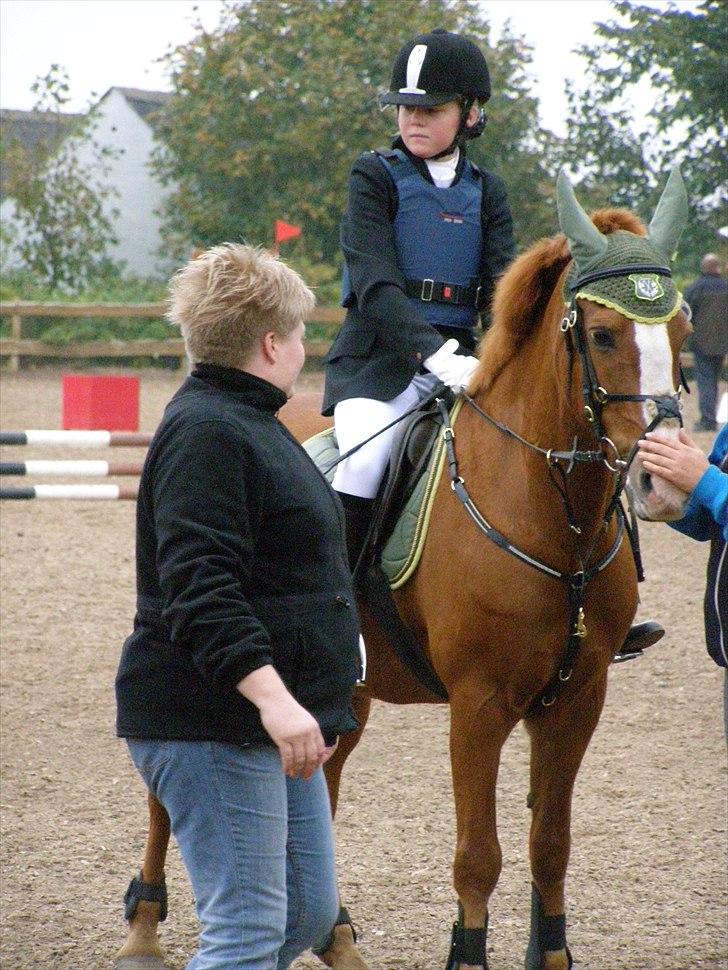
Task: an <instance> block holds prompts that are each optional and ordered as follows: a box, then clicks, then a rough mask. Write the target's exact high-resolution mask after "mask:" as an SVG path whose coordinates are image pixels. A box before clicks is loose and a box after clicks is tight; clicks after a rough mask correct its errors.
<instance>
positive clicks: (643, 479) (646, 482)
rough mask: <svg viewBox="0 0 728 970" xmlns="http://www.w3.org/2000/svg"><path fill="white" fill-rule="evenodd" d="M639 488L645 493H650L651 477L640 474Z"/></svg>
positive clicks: (645, 473)
mask: <svg viewBox="0 0 728 970" xmlns="http://www.w3.org/2000/svg"><path fill="white" fill-rule="evenodd" d="M640 488H641V489H642V491H643V492H645V493H647V492H650V491H652V475H648V474H647V472H642V474H641V475H640Z"/></svg>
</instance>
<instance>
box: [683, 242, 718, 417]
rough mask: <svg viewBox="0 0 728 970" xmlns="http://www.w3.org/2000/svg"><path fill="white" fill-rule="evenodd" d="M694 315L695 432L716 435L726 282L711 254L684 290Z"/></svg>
mask: <svg viewBox="0 0 728 970" xmlns="http://www.w3.org/2000/svg"><path fill="white" fill-rule="evenodd" d="M685 299H686V301H687V302H688V304H689V306H690V309H691V311H692V314H693V330H694V333H693V335H692V338H691V346H692V350H693V354H694V356H695V380H696V383H697V385H698V405H699V408H700V418H699V420H698V421H697V423H696V424H695V427H694V429H693V430H694V431H717V430H718V423H717V420H716V413H717V409H718V381H719V380H720V375H721V371H722V370H723V363H724V360H725V355H726V354H728V279H726V277H725V276H722V275H721V261H720V259H719V258H718V257H717V256H716V255H715V254H714V253H706V255H705V256H703V258H702V259H701V260H700V276H699V277H698V279H697V280H695V282H694V283H691V284H690V286H689V287H688V288H687V289H686V290H685Z"/></svg>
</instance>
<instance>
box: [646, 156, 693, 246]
mask: <svg viewBox="0 0 728 970" xmlns="http://www.w3.org/2000/svg"><path fill="white" fill-rule="evenodd" d="M687 221H688V193H687V191H686V190H685V183H684V182H683V178H682V175H681V174H680V169H679V168H678V167H677V165H676V166H675V168H673V170H672V171H671V172H670V177H669V179H668V180H667V185H666V186H665V188H664V190H663V193H662V195H661V196H660V201H659V202H658V203H657V208H656V209H655V214H654V216H653V217H652V222H651V223H650V226H649V229H648V233H647V234H648V236H649V239H650V242H651V243H652V244H653V245H654V246H655V247H656V248H657V249H659V250H660V252H661V253H663V254H664V255H665V256H667V258H668V259H672V258H673V256H674V255H675V251H676V250H677V244H678V243H679V241H680V236H681V235H682V231H683V229H684V228H685V225H686V223H687Z"/></svg>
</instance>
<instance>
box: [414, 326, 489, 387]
mask: <svg viewBox="0 0 728 970" xmlns="http://www.w3.org/2000/svg"><path fill="white" fill-rule="evenodd" d="M458 346H459V345H458V342H457V340H455V338H454V337H451V338H450V340H446V341H445V343H444V344H443V345H442V347H440V349H439V350H438V351H436V352H435V353H434V354H432V355H431V356H430V357H428V358H427V359H426V360H425V361H424V362H423V363H424V366H425V367H426V368H427V370H428V371H430V373H431V374H434V375H435V377H437V378H438V380H441V381H442V383H443V384H447V386H448V387H449V388H450V389H451V390H453V391H454V392H455V393H456V394H459V393H460V391H462V390H463V389H464V388H466V387H467V386H468V384H469V383H470V378H471V377H472V376H473V372H474V371H475V369H476V367H477V366H478V363H479V361H478V358H477V357H464V356H463V355H462V354H456V353H455V351H456V350H457V348H458Z"/></svg>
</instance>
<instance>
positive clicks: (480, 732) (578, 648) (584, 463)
mask: <svg viewBox="0 0 728 970" xmlns="http://www.w3.org/2000/svg"><path fill="white" fill-rule="evenodd" d="M557 194H558V203H559V217H560V225H561V228H562V231H563V233H564V234H561V235H557V236H555V237H553V238H550V239H545V240H542V241H540V242H539V243H537V244H536V245H535V246H533V247H532V248H530V249H529V250H528V251H527V252H525V253H524V254H523V255H522V256H520V257H518V258H517V259H516V260H515V262H514V263H513V264H512V265H511V267H510V268H509V269H508V270H507V271H506V273H505V274H504V276H503V278H502V279H501V280H500V282H499V285H498V287H497V290H496V294H495V299H494V305H493V314H492V321H493V322H492V326H491V328H490V330H489V331H488V333H487V335H486V337H485V339H484V341H483V343H482V347H481V352H480V366H479V369H478V370H477V372H476V374H475V376H474V378H473V380H472V382H471V385H470V387H469V389H468V391H469V394H467V395H465V400H464V403H463V405H462V407H461V410H460V412H459V415H458V417H457V420H456V425H455V432H454V434H451V433H450V432H449V431H447V430H446V432H445V438H446V440H447V442H448V459H449V462H448V463H449V468H450V474H449V475H448V474H447V472H444V473H443V479H442V481H441V482H440V483H439V486H438V489H437V492H436V496H435V499H434V506H433V510H432V514H431V518H430V526H429V532H428V535H427V538H426V541H425V545H424V549H423V552H422V558H421V561H420V563H419V566H418V568H417V570H416V571H415V573H414V575H413V576H412V577H411V578H410V579H409V580H408V582H407V583H406V584H405V585H404V586H403V587H402V588H401V589H398V590H397V591H396V592H395V593H394V594H393V595H394V598H395V602H396V606H397V609H398V611H399V613H400V614H401V616H402V618H403V619H404V620H405V622H406V623H407V625H408V626H409V628H410V630H411V631H412V632H413V633H414V635H415V637H416V639H417V641H418V642H419V644H420V646H421V649H422V651H423V654H424V656H425V657H426V659H427V661H428V663H429V665H430V666H431V668H432V670H433V671H434V673H435V674H436V676H437V678H439V680H440V682H441V684H442V685H444V688H445V689H446V692H447V697H448V700H449V705H450V716H451V729H450V753H451V764H452V778H453V789H454V794H455V810H456V818H457V842H456V849H455V860H454V886H455V890H456V892H457V896H458V901H459V902H458V919H457V922H456V924H455V927H454V930H453V939H452V942H451V946H450V951H449V956H448V959H447V965H446V970H484V968H486V967H487V963H486V955H485V954H486V933H487V927H488V906H489V900H490V897H491V894H492V892H493V890H494V888H495V886H496V883H497V881H498V877H499V874H500V870H501V849H500V845H499V842H498V835H497V831H496V804H495V795H496V779H497V774H498V765H499V759H500V753H501V749H502V747H503V744H504V742H505V741H506V739H507V738H508V736H509V734H510V733H511V732H512V731H513V729H514V727H515V726H516V725H517V724H518V723H519V722H520V721H523V722H524V723H525V726H526V728H527V731H528V734H529V736H530V746H531V767H530V793H529V798H528V804H529V806H530V808H531V810H532V820H531V833H530V845H529V850H530V861H531V872H532V912H531V929H530V938H529V942H528V947H527V952H526V958H525V966H526V970H568V968H569V967H571V965H572V959H571V954H570V952H569V949H568V946H567V941H566V929H565V880H566V871H567V864H568V858H569V849H570V815H571V800H572V790H573V786H574V782H575V779H576V776H577V772H578V770H579V766H580V764H581V761H582V758H583V756H584V753H585V751H586V749H587V746H588V744H589V741H590V739H591V737H592V734H593V732H594V729H595V728H596V726H597V722H598V720H599V716H600V713H601V710H602V706H603V703H604V698H605V693H606V689H607V675H608V671H609V666H610V662H611V660H612V658H613V657H614V655H615V654H616V653H617V652H618V650H619V648H620V646H621V644H622V643H623V641H624V638H625V635H626V633H627V631H628V629H629V627H630V624H631V622H632V619H633V617H634V614H635V611H636V607H637V571H636V568H635V562H634V557H633V555H632V551H631V549H630V545H629V543H628V542H627V541H622V538H623V521H624V520H623V516H622V514H621V506H620V504H619V502H618V497H619V492H620V491H621V489H622V488H623V487H624V486H625V485H626V486H627V487H628V488H629V489H630V491H631V493H632V498H633V501H634V505H635V507H636V508H637V510H638V513H639V514H640V515H641V516H642V517H643V518H648V519H653V520H670V519H675V518H678V517H679V516H680V514H681V510H682V506H683V502H684V499H685V496H684V495H683V494H682V493H679V492H677V490H675V489H672V488H670V487H667V486H665V487H663V486H662V485H660V483H659V482H658V481H652V480H651V479H650V477H649V475H647V474H646V473H644V471H643V470H642V467H641V464H640V459H639V456H638V455H636V442H637V441H638V439H639V438H640V437H641V436H642V435H644V433H645V432H646V430H648V429H650V428H653V427H658V426H659V430H660V432H661V433H663V434H665V435H674V434H676V433H677V428H678V427H679V425H680V423H681V418H680V411H679V403H678V391H677V388H678V387H679V383H680V371H679V350H680V346H681V344H682V342H683V340H684V338H685V336H686V335H687V333H688V332H689V330H690V325H689V321H688V318H687V316H686V315H685V313H684V312H683V311H682V309H681V304H680V298H679V294H676V291H675V290H674V285H673V284H672V280H671V279H670V272H669V259H670V257H671V255H672V254H673V253H674V251H675V248H676V245H677V241H678V238H679V234H680V230H681V228H682V225H683V223H684V221H685V218H686V209H687V202H686V197H685V190H684V187H683V185H682V180H681V179H680V176H679V173H677V172H673V174H672V175H671V176H670V180H669V181H668V185H667V188H666V189H665V192H664V193H663V196H662V198H661V200H660V203H659V205H658V207H657V210H656V212H655V215H654V218H653V219H652V222H651V223H650V227H649V231H647V230H646V229H645V226H644V225H643V224H642V222H641V221H640V220H639V219H638V218H637V217H636V216H634V215H632V214H631V213H629V212H626V211H624V210H620V209H604V210H600V211H599V212H597V213H595V214H594V215H593V217H592V219H591V220H590V219H589V217H588V216H587V215H586V213H584V212H583V210H582V209H581V207H580V206H579V204H578V202H577V201H576V199H575V197H574V194H573V191H572V190H571V186H570V185H569V183H568V180H567V179H566V178H565V176H563V175H562V176H560V178H559V183H558V186H557ZM625 254H626V255H625ZM605 279H606V280H608V281H610V282H611V281H612V280H615V281H616V282H615V287H616V289H615V293H616V296H615V297H614V298H612V297H604V296H602V295H600V291H599V288H598V287H597V289H596V290H595V289H594V284H595V281H596V282H600V281H604V280H605ZM620 287H622V288H624V287H627V290H626V291H624V292H628V298H625V299H624V300H622V298H621V296H620V293H621V292H622V290H620ZM632 288H633V290H634V292H632ZM660 294H661V296H660ZM663 298H664V299H663ZM620 300H621V302H620ZM665 300H667V301H668V303H669V304H670V306H669V308H668V310H667V312H665V311H664V306H665ZM635 301H636V302H635ZM565 305H566V310H565ZM635 307H636V309H635ZM660 307H662V309H660ZM293 405H295V398H294V401H293V402H292V411H293V410H295V408H293ZM291 416H292V417H293V414H292V415H291ZM299 417H301V418H305V415H303V414H300V415H299ZM360 612H361V621H362V628H363V633H364V638H365V641H366V645H367V654H368V666H367V681H366V685H364V686H362V687H360V688H358V689H357V693H356V695H355V710H356V713H357V716H358V718H359V720H360V723H361V729H360V731H359V732H358V733H356V734H353V735H347V736H345V737H343V738H342V740H341V743H340V745H339V748H338V751H337V753H336V755H335V756H334V758H332V759H331V761H330V762H329V763H328V765H327V766H326V774H327V780H328V783H329V791H330V795H331V803H332V808H333V810H334V811H335V809H336V804H337V799H338V790H339V781H340V777H341V770H342V768H343V765H344V762H345V761H346V758H347V756H348V755H349V754H350V753H351V751H352V750H353V748H354V747H355V746H356V744H357V742H358V741H359V738H360V736H361V732H362V731H363V730H364V726H365V724H366V720H367V716H368V713H369V706H370V702H371V699H372V698H376V699H379V700H383V701H389V702H392V703H395V704H401V703H417V702H423V703H433V702H437V700H438V698H436V697H435V696H434V695H433V694H432V693H430V692H429V691H428V690H427V689H426V688H425V687H424V686H422V685H421V684H420V682H419V681H418V680H417V679H416V678H415V677H414V676H413V674H412V673H410V671H409V670H408V669H407V668H406V667H405V666H404V665H403V664H402V663H401V662H400V661H399V659H397V657H396V655H395V653H394V651H393V649H392V648H391V646H390V644H389V643H388V641H387V638H386V636H385V635H384V633H383V632H382V630H381V628H380V626H379V625H378V623H377V620H376V619H375V617H374V616H373V615H372V613H371V612H370V610H369V609H368V607H367V603H366V601H362V602H361V603H360ZM149 805H150V830H149V841H148V845H147V853H146V856H145V860H144V866H143V869H142V877H143V880H144V883H150V884H152V885H154V884H160V883H162V881H163V864H164V857H165V852H166V847H167V840H168V837H169V824H168V820H167V818H166V813H165V811H164V809H163V808H162V807H161V806H160V805H159V804H158V803H156V802H155V800H154V799H153V798H151V797H150V802H149ZM158 918H159V903H158V902H154V901H149V900H146V901H143V902H140V903H139V905H138V908H137V911H136V914H135V915H134V917H133V918H132V919H131V920H130V931H129V938H128V939H127V943H126V945H125V947H124V949H123V950H122V951H121V954H120V957H122V956H124V957H125V958H126V960H125V961H122V960H120V961H119V963H118V966H119V967H120V968H121V967H125V968H132V967H133V966H135V964H134V963H133V962H129V958H130V957H131V956H132V955H133V954H139V955H142V954H143V955H146V956H147V957H150V956H151V955H152V954H155V953H156V954H159V955H160V959H161V954H160V951H159V945H158V942H157V934H156V930H157V920H158ZM321 959H322V960H323V962H324V963H325V964H326V965H327V966H329V967H332V968H334V970H366V967H367V964H366V963H365V962H364V959H363V958H362V956H361V954H360V953H359V951H358V950H357V948H356V945H355V943H354V940H353V936H352V930H351V926H350V925H349V924H348V923H347V922H346V921H342V923H341V924H339V925H337V926H336V927H335V930H334V933H333V934H332V937H331V939H330V941H329V944H328V948H327V949H326V951H325V952H323V953H322V954H321ZM138 966H145V967H150V966H152V964H151V963H149V962H144V963H139V964H138ZM160 966H161V963H160Z"/></svg>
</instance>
